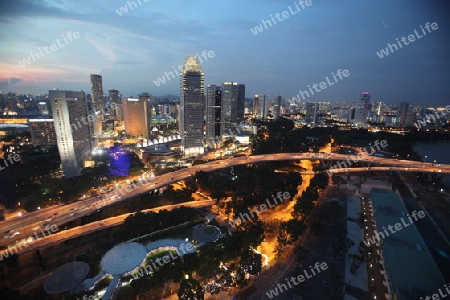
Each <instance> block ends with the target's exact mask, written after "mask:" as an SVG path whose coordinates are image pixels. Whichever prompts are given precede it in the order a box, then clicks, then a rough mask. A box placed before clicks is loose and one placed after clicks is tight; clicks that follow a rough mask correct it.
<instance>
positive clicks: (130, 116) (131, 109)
mask: <svg viewBox="0 0 450 300" xmlns="http://www.w3.org/2000/svg"><path fill="white" fill-rule="evenodd" d="M122 106H123V116H124V125H125V132H126V133H127V134H129V135H131V136H133V137H143V138H146V139H147V138H148V136H149V116H148V106H149V104H148V101H147V99H146V98H145V97H142V98H141V97H139V98H123V99H122Z"/></svg>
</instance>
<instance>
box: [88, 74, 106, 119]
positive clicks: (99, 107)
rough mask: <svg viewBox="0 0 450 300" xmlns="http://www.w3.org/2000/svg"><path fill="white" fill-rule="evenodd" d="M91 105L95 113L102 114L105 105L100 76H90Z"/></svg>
mask: <svg viewBox="0 0 450 300" xmlns="http://www.w3.org/2000/svg"><path fill="white" fill-rule="evenodd" d="M91 89H92V104H93V106H94V109H95V111H96V112H97V111H100V112H103V111H104V109H105V104H104V103H103V83H102V76H101V75H95V74H91Z"/></svg>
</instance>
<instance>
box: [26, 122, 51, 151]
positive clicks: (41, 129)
mask: <svg viewBox="0 0 450 300" xmlns="http://www.w3.org/2000/svg"><path fill="white" fill-rule="evenodd" d="M28 127H29V128H30V134H31V141H32V143H33V146H40V145H55V144H56V143H57V138H56V132H55V123H54V121H53V119H28Z"/></svg>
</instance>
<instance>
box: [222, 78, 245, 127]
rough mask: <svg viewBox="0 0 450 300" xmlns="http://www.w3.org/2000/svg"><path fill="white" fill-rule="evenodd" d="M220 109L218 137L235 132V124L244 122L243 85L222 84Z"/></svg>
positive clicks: (235, 83) (234, 83)
mask: <svg viewBox="0 0 450 300" xmlns="http://www.w3.org/2000/svg"><path fill="white" fill-rule="evenodd" d="M222 90H223V92H222V108H221V117H220V127H221V128H220V135H221V136H222V135H224V134H228V133H230V130H231V132H235V131H236V126H237V125H236V124H239V123H240V122H242V121H243V120H244V105H245V84H241V83H237V82H224V83H222Z"/></svg>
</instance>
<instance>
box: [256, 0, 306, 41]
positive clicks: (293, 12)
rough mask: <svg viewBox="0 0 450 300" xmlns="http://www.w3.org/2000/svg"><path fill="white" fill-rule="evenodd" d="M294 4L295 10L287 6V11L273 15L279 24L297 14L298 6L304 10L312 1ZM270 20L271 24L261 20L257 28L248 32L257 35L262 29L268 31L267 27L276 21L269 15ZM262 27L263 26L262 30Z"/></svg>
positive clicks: (268, 21) (300, 1)
mask: <svg viewBox="0 0 450 300" xmlns="http://www.w3.org/2000/svg"><path fill="white" fill-rule="evenodd" d="M294 4H295V8H296V9H297V10H293V9H292V7H291V6H290V5H289V6H288V9H289V11H287V10H285V11H283V12H282V13H281V14H279V13H276V14H275V17H276V18H277V20H278V21H279V22H282V21H284V20H285V19H287V18H289V17H290V16H293V15H296V14H298V13H299V12H300V11H301V9H300V6H301V7H302V9H305V8H306V7H308V6H311V5H312V1H311V0H306V1H303V0H299V1H298V3H297V2H294ZM299 5H300V6H299ZM270 19H271V20H272V22H273V23H272V22H271V21H270V20H261V23H260V24H259V25H258V26H255V27H254V28H250V31H251V32H252V33H253V34H254V35H257V34H258V33H261V32H263V31H264V29H269V27H272V26H274V25H276V24H277V21H275V19H274V17H273V16H272V15H270ZM272 24H273V25H272ZM263 26H264V28H263Z"/></svg>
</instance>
